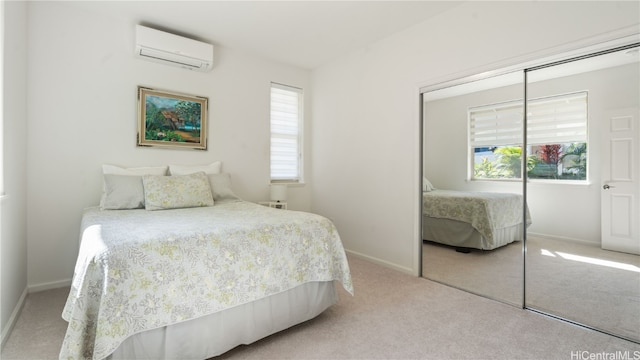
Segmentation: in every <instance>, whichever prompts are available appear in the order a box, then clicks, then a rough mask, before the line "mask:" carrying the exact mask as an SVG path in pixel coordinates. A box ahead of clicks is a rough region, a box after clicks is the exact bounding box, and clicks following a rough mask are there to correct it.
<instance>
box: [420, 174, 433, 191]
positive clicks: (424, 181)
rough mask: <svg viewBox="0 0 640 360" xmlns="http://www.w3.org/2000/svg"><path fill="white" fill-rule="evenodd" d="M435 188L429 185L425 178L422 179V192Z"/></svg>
mask: <svg viewBox="0 0 640 360" xmlns="http://www.w3.org/2000/svg"><path fill="white" fill-rule="evenodd" d="M434 189H435V188H434V187H433V185H431V182H430V181H429V180H428V179H427V178H426V177H423V178H422V191H433V190H434Z"/></svg>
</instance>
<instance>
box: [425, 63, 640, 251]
mask: <svg viewBox="0 0 640 360" xmlns="http://www.w3.org/2000/svg"><path fill="white" fill-rule="evenodd" d="M576 66H577V65H576ZM540 71H547V70H540ZM639 71H640V69H638V66H637V64H630V65H625V66H618V67H614V68H610V69H604V70H598V71H593V72H589V73H585V74H580V75H574V76H565V77H560V78H557V79H554V80H549V81H543V82H537V83H534V84H530V86H529V87H528V95H529V97H530V98H537V97H543V96H551V95H558V94H566V93H572V92H577V91H584V90H587V91H588V94H589V95H588V96H589V135H590V137H589V147H588V153H589V164H588V165H589V166H588V169H587V170H588V172H589V175H588V178H589V179H588V180H589V181H588V182H587V183H583V184H576V183H572V182H566V181H555V182H552V183H550V182H549V181H530V182H529V183H528V187H527V202H528V204H529V210H530V213H531V215H532V220H533V223H532V225H531V226H530V227H529V228H528V231H529V233H531V234H542V235H545V236H547V237H555V238H564V239H573V240H576V241H587V242H592V243H597V244H600V192H601V190H600V185H601V183H602V179H601V172H602V166H603V165H605V164H603V160H604V159H602V158H601V154H602V151H603V147H604V146H606V143H605V140H606V139H603V138H602V136H601V134H602V133H603V130H605V129H604V128H603V127H604V126H606V125H607V123H606V122H605V121H604V119H605V117H604V116H603V113H604V111H605V110H606V109H618V108H627V107H631V106H637V104H638V99H640V89H638V83H637V81H628V80H627V79H638V78H639V76H640V73H639ZM523 88H524V85H523V84H518V85H512V86H507V87H501V88H497V89H492V90H487V91H482V92H479V93H471V94H466V95H461V96H456V97H452V98H447V99H442V100H436V101H429V102H427V104H426V105H425V109H426V114H427V116H426V120H425V127H424V128H425V138H424V158H423V160H424V173H425V176H426V177H427V178H428V179H429V180H430V181H431V182H432V183H433V184H434V186H435V187H436V188H440V189H453V190H462V191H503V192H515V193H522V184H521V182H511V181H467V168H468V167H469V166H468V159H467V151H468V150H467V130H468V129H467V126H468V119H467V109H468V108H469V107H475V106H482V105H488V104H497V103H503V102H507V101H512V100H518V99H522V95H523Z"/></svg>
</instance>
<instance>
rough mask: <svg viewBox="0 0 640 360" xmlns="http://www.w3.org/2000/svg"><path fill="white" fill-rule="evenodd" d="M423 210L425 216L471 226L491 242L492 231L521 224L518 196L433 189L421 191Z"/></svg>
mask: <svg viewBox="0 0 640 360" xmlns="http://www.w3.org/2000/svg"><path fill="white" fill-rule="evenodd" d="M422 207H423V211H424V215H425V216H430V217H434V218H443V219H451V220H457V221H462V222H466V223H469V224H471V226H473V228H474V229H476V230H478V232H479V233H480V234H481V235H482V236H484V237H485V238H486V239H488V240H489V241H490V242H493V240H494V239H493V235H494V230H497V229H503V228H506V227H509V226H514V225H517V224H520V223H522V195H520V194H509V193H493V192H470V191H453V190H434V191H429V192H423V201H422ZM529 224H531V217H530V216H529V211H528V210H527V225H529Z"/></svg>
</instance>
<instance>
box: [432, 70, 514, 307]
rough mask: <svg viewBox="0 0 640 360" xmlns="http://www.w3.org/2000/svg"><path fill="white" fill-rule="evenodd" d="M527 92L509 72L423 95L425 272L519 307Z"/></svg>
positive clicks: (443, 281) (451, 284)
mask: <svg viewBox="0 0 640 360" xmlns="http://www.w3.org/2000/svg"><path fill="white" fill-rule="evenodd" d="M522 89H523V76H522V72H515V73H513V72H512V73H505V74H501V75H496V76H490V77H485V78H483V79H481V80H476V81H472V82H465V83H462V84H459V85H454V86H447V87H444V88H441V89H438V90H433V91H428V92H425V93H423V130H424V132H423V175H424V176H423V193H422V197H423V198H422V211H423V217H422V221H423V228H422V229H423V232H422V239H423V244H422V248H423V255H422V256H423V260H422V264H423V268H422V274H423V276H424V277H426V278H428V279H431V280H434V281H438V282H441V283H444V284H447V285H450V286H453V287H456V288H459V289H462V290H466V291H469V292H472V293H475V294H479V295H482V296H486V297H489V298H491V299H495V300H499V301H502V302H505V303H508V304H513V305H516V306H522V305H523V296H522V292H523V289H522V286H523V272H522V269H523V252H522V249H523V242H522V236H523V228H522V218H521V209H522V202H523V201H522V199H523V196H522V186H521V181H522V180H521V176H520V157H521V156H520V153H521V142H522V141H521V138H522V136H521V133H522V131H521V130H518V127H519V128H521V127H522V110H521V108H522V96H523V91H522ZM518 99H520V100H518ZM514 101H515V102H516V105H515V106H514V105H513V102H514ZM498 124H501V125H503V126H504V129H502V130H498V132H499V134H497V133H496V125H498ZM514 126H515V128H514ZM518 144H520V145H518ZM496 217H499V219H496ZM493 219H495V220H496V221H497V222H498V223H499V226H494V223H493Z"/></svg>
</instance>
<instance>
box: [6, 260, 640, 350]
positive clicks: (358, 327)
mask: <svg viewBox="0 0 640 360" xmlns="http://www.w3.org/2000/svg"><path fill="white" fill-rule="evenodd" d="M349 260H350V264H351V270H352V274H353V279H354V285H355V289H356V294H355V296H354V297H351V296H350V295H348V294H347V293H346V292H344V291H343V290H340V301H339V302H338V304H336V305H334V306H333V307H331V308H330V309H329V310H327V311H326V312H325V313H323V314H321V315H320V316H319V317H317V318H315V319H313V320H311V321H308V322H306V323H304V324H301V325H298V326H295V327H293V328H291V329H288V330H286V331H283V332H281V333H278V334H275V335H272V336H270V337H267V338H265V339H263V340H261V341H258V342H256V343H254V344H251V345H248V346H240V347H238V348H236V349H234V350H232V351H230V352H228V353H226V354H224V355H223V356H221V357H220V358H221V359H572V358H573V359H575V358H577V357H572V354H578V352H579V353H580V354H582V355H581V356H584V355H587V356H588V355H589V354H596V353H597V354H602V353H616V352H618V351H620V352H630V354H631V356H633V352H634V351H638V352H640V345H638V344H634V343H631V342H628V341H625V340H621V339H618V338H614V337H611V336H608V335H605V334H602V333H599V332H595V331H591V330H587V329H584V328H581V327H578V326H575V325H571V324H568V323H565V322H561V321H558V320H554V319H551V318H548V317H545V316H542V315H539V314H535V313H532V312H529V311H525V310H521V309H518V308H516V307H514V306H510V305H506V304H504V303H500V302H497V301H492V300H489V299H485V298H482V297H479V296H475V295H472V294H470V293H467V292H464V291H460V290H457V289H454V288H451V287H448V286H444V285H441V284H438V283H436V282H433V281H429V280H426V279H421V278H417V277H413V276H410V275H406V274H403V273H400V272H397V271H394V270H390V269H387V268H384V267H381V266H378V265H375V264H372V263H369V262H366V261H363V260H361V259H357V258H353V257H350V258H349ZM66 290H67V289H61V290H51V291H46V292H42V293H37V294H31V295H29V296H28V297H27V302H26V304H25V308H24V311H23V313H22V315H21V316H20V318H19V320H18V323H17V325H16V328H15V330H14V332H13V333H12V335H11V337H10V338H9V340H8V342H7V344H6V346H5V348H4V350H3V351H2V359H6V360H8V359H56V358H57V357H58V350H59V347H60V344H61V343H62V338H63V336H64V321H63V320H61V319H60V312H61V311H62V306H63V302H64V300H65V299H64V298H65V297H66Z"/></svg>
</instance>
